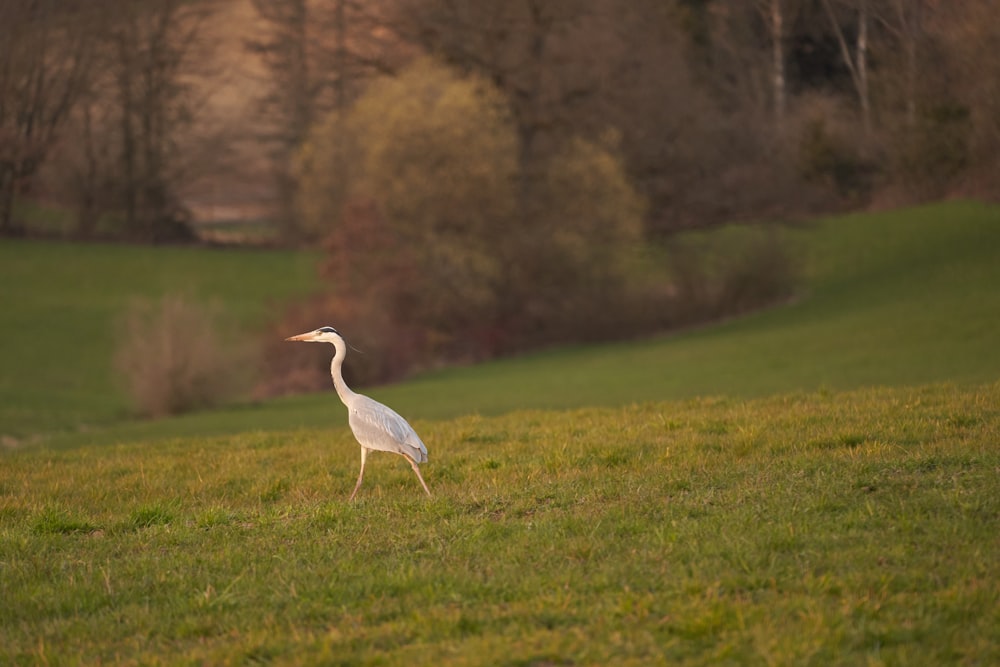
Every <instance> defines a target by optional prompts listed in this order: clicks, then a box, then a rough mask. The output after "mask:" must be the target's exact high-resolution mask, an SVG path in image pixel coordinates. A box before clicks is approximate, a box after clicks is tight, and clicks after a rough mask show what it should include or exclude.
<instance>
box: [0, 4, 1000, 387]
mask: <svg viewBox="0 0 1000 667" xmlns="http://www.w3.org/2000/svg"><path fill="white" fill-rule="evenodd" d="M237 5H240V6H243V5H245V6H246V12H245V15H246V16H247V17H249V18H248V20H246V21H230V20H228V19H226V18H225V17H227V16H230V14H231V11H232V9H233V8H234V7H236V6H237ZM220 17H222V18H220ZM222 35H225V36H226V38H227V39H222V38H221V36H222ZM227 40H228V41H227ZM234 44H235V46H233V45H234ZM234 50H235V51H236V53H235V59H236V60H238V61H242V62H243V64H245V65H246V67H247V68H249V69H250V70H251V71H252V76H251V77H250V78H245V79H243V81H244V82H246V81H252V85H249V86H248V85H247V84H245V83H244V84H241V86H243V87H244V88H247V87H249V89H250V90H249V93H247V91H246V90H244V91H243V92H244V94H245V97H244V98H240V99H241V100H242V99H247V100H249V101H248V102H247V103H246V104H240V103H238V106H239V107H240V108H239V109H238V111H239V113H237V109H235V108H234V106H233V105H230V106H229V107H224V106H223V107H220V106H219V105H218V104H215V103H214V102H213V95H215V96H216V97H218V91H220V90H223V89H225V86H226V82H227V80H228V78H230V77H231V76H232V74H233V69H232V62H233V60H234ZM244 73H245V72H244ZM215 101H217V99H216V100H215ZM220 108H223V109H225V111H224V112H223V113H220V112H219V109H220ZM998 160H1000V3H998V2H996V1H995V0H963V1H962V2H953V1H947V0H587V1H584V0H503V1H498V0H461V1H458V0H229V1H228V2H227V1H223V0H214V1H209V0H203V1H197V0H4V2H3V3H0V232H2V233H4V234H14V233H17V232H18V231H19V229H20V227H21V225H22V221H20V220H19V219H18V216H17V215H16V208H15V207H14V202H15V200H17V199H30V198H32V197H36V198H44V199H47V200H50V201H56V202H58V203H60V204H62V205H63V206H65V207H67V208H69V209H70V210H71V211H72V217H73V221H74V222H73V233H74V234H75V235H77V236H79V237H91V236H109V235H110V236H116V237H120V238H127V239H132V240H138V241H146V242H158V241H170V240H183V239H186V238H191V237H193V232H192V228H193V225H192V210H193V208H194V207H193V205H192V204H193V202H194V203H196V201H197V195H196V194H192V193H198V192H205V191H211V192H213V193H215V194H218V191H219V190H220V189H222V190H227V189H228V190H230V191H231V192H232V196H231V199H232V200H239V198H240V197H242V196H244V195H245V192H246V189H247V188H246V183H250V184H252V188H251V189H254V190H261V191H267V192H269V193H270V196H269V197H268V198H267V201H268V207H269V210H268V214H267V217H268V218H269V219H271V220H273V221H274V224H275V225H276V226H277V227H278V229H279V230H280V237H281V238H282V239H283V240H284V242H287V243H321V244H323V247H325V248H326V250H327V251H328V253H329V260H328V261H327V262H326V263H325V268H324V274H325V275H326V277H327V278H329V280H330V282H331V286H332V287H331V293H330V295H329V296H326V297H323V298H322V299H319V300H317V301H315V302H312V303H310V304H307V305H303V306H300V307H299V308H298V309H293V312H292V313H291V314H289V315H288V319H287V320H286V321H284V322H283V324H282V328H283V329H284V328H286V327H291V326H294V325H296V324H301V325H303V326H302V327H300V328H303V329H308V328H313V327H315V326H318V325H320V324H326V323H330V322H331V321H333V320H337V321H338V322H343V321H349V322H351V323H352V326H350V327H349V326H347V325H346V324H345V325H341V324H338V326H340V327H341V328H342V329H344V330H346V331H345V332H346V333H348V335H350V334H352V333H357V334H358V335H359V337H362V338H364V339H365V340H368V341H374V342H372V343H369V344H368V345H367V346H366V347H367V348H369V349H373V350H375V352H374V353H373V354H372V355H370V359H374V358H376V357H377V358H379V359H381V361H380V362H379V363H378V364H374V362H373V361H371V362H369V363H372V364H373V366H372V367H371V368H365V367H364V364H361V367H360V368H359V369H358V370H356V372H357V373H358V374H359V375H360V376H363V378H364V379H380V378H386V377H391V376H394V375H398V374H399V373H401V372H404V371H405V370H407V369H411V368H413V367H416V366H421V365H427V364H429V363H433V360H439V359H476V358H482V357H487V356H491V355H495V354H502V353H505V352H509V351H513V350H519V349H525V348H527V347H531V346H537V345H543V344H548V343H551V342H556V341H558V342H562V341H566V340H582V339H591V338H603V337H609V336H620V335H633V334H636V333H642V332H645V331H649V330H653V329H662V328H664V327H669V326H676V325H680V324H687V323H690V322H693V321H698V320H701V319H705V318H708V317H714V316H718V315H721V314H728V313H732V312H735V311H738V310H741V309H745V308H750V307H755V306H759V305H761V304H763V303H767V302H768V301H771V300H774V299H776V298H784V297H786V296H788V294H789V293H790V292H791V291H792V289H793V286H792V284H791V283H792V282H793V276H794V272H795V267H794V260H793V259H792V258H791V257H790V256H789V255H790V252H789V251H788V249H786V248H783V247H782V246H781V245H780V243H779V242H778V241H777V238H778V235H776V234H773V233H772V232H770V231H767V230H763V231H761V230H758V231H757V232H754V233H752V234H750V235H748V236H746V237H745V238H744V239H743V242H742V243H741V244H739V245H738V248H737V249H736V250H733V249H732V242H731V240H730V241H728V242H727V243H729V245H727V246H726V250H724V251H722V252H721V254H720V253H718V252H716V253H714V254H711V256H709V253H705V252H704V251H703V250H700V248H701V246H699V245H698V244H692V243H689V242H685V243H682V242H678V241H676V239H677V234H678V232H680V231H685V230H692V229H708V228H713V227H717V226H720V225H722V224H726V223H733V222H745V223H762V222H774V221H790V220H796V219H801V218H804V217H806V216H809V215H815V214H817V213H821V212H831V211H837V210H844V209H848V208H857V207H860V206H867V205H871V204H873V203H874V204H886V205H888V204H896V203H901V202H905V201H911V200H915V199H926V198H932V197H940V196H946V195H949V194H956V193H961V194H976V195H990V194H992V192H991V188H993V187H994V184H995V182H996V177H997V175H998V168H1000V162H998ZM224 174H228V175H229V178H228V179H227V178H225V177H224V176H223V175H224ZM233 174H235V175H237V177H238V178H242V179H243V181H244V186H243V187H241V186H239V185H234V179H233V178H232V176H233ZM237 180H238V179H237ZM661 263H666V264H669V271H667V272H666V273H664V274H662V275H668V276H669V277H668V278H667V279H666V280H658V281H651V280H649V279H648V276H650V275H657V274H656V271H652V272H651V271H650V270H649V269H650V267H651V266H653V267H656V266H659V265H660V264H661ZM709 265H711V267H712V268H710V269H709V268H706V267H708V266H709ZM720 267H721V268H720ZM638 276H646V277H647V278H646V279H645V280H642V279H638ZM352 327H353V330H352ZM390 332H391V333H390ZM293 333H297V331H296V332H293ZM383 352H384V354H383ZM279 362H280V364H279V365H284V366H287V360H286V359H283V358H280V359H279ZM376 366H377V367H376ZM306 375H309V374H308V373H307V374H306ZM314 381H315V380H308V381H307V382H306V384H309V383H311V382H314ZM297 382H298V381H294V382H291V384H290V386H297V384H296V383H297ZM276 384H281V382H280V381H276Z"/></svg>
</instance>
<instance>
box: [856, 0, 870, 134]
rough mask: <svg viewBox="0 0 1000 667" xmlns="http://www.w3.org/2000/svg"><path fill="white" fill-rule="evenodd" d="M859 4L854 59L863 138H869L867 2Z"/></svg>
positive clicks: (863, 1)
mask: <svg viewBox="0 0 1000 667" xmlns="http://www.w3.org/2000/svg"><path fill="white" fill-rule="evenodd" d="M859 2H860V4H859V6H858V41H857V46H856V49H855V56H854V58H855V60H856V61H857V67H858V98H859V99H860V102H861V121H862V124H863V126H864V131H865V137H870V136H871V134H872V111H871V95H870V89H869V86H868V20H869V16H868V0H859Z"/></svg>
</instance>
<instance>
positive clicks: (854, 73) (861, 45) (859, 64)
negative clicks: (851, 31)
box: [822, 0, 872, 137]
mask: <svg viewBox="0 0 1000 667" xmlns="http://www.w3.org/2000/svg"><path fill="white" fill-rule="evenodd" d="M822 2H823V9H824V11H825V12H826V15H827V17H828V18H829V19H830V26H831V28H832V29H833V32H834V34H835V35H836V37H837V44H839V45H840V53H841V56H842V57H843V59H844V65H846V66H847V70H848V71H849V72H850V73H851V82H852V83H853V84H854V90H855V92H856V93H857V95H858V104H859V106H860V107H861V121H862V127H863V129H864V133H865V137H869V136H871V133H872V112H871V94H870V88H869V85H868V29H869V23H870V22H871V17H870V12H869V0H853V2H852V4H853V5H854V7H853V8H854V9H855V11H856V16H857V37H856V38H855V42H854V49H853V50H852V49H851V47H850V46H849V45H848V43H847V39H846V37H845V36H844V30H843V28H841V25H840V20H839V19H838V17H837V14H836V13H835V12H834V9H833V5H832V4H831V2H830V0H822Z"/></svg>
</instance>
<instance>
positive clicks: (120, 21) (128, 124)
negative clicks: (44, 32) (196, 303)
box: [110, 0, 209, 241]
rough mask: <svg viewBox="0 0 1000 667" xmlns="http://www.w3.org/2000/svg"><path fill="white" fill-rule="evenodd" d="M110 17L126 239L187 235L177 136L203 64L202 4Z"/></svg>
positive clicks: (134, 7) (178, 0)
mask: <svg viewBox="0 0 1000 667" xmlns="http://www.w3.org/2000/svg"><path fill="white" fill-rule="evenodd" d="M117 9H118V11H117V12H116V14H115V16H114V17H113V18H112V25H111V55H112V57H113V58H112V60H111V62H110V66H111V75H112V83H111V88H112V90H113V93H112V99H111V100H110V101H111V103H112V104H113V108H114V110H115V114H116V116H117V121H118V124H119V129H118V137H119V140H120V151H121V163H120V174H119V175H120V178H121V179H122V181H121V203H122V209H123V213H124V222H125V228H126V233H127V234H130V235H132V236H135V237H137V238H142V239H145V240H149V241H156V240H168V239H172V238H183V237H185V236H187V235H188V234H189V230H188V228H187V224H186V220H185V212H184V210H183V207H182V205H181V203H180V200H179V197H178V193H177V184H178V179H179V174H178V169H179V167H180V166H181V164H182V160H181V150H180V136H181V134H182V133H184V132H186V131H188V130H189V129H190V127H191V126H192V124H193V121H194V118H195V116H196V114H197V111H198V110H197V108H196V107H197V100H196V99H195V97H194V93H193V85H192V84H193V81H192V78H193V76H194V74H195V71H196V65H197V64H198V63H199V62H201V61H202V60H203V57H204V54H203V53H201V52H200V51H199V50H200V49H201V48H203V47H204V44H203V42H202V41H201V39H200V31H201V28H202V26H203V22H204V20H205V18H206V16H207V12H208V11H209V10H208V6H207V5H206V4H205V3H188V2H183V1H182V0H150V1H149V2H144V3H141V4H139V3H134V2H130V1H129V0H122V1H121V2H120V3H119V4H118V6H117Z"/></svg>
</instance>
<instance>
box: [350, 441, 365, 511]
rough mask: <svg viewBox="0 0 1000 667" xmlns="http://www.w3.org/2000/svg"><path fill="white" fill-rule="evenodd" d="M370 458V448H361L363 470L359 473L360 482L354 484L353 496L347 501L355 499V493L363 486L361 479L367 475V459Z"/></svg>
mask: <svg viewBox="0 0 1000 667" xmlns="http://www.w3.org/2000/svg"><path fill="white" fill-rule="evenodd" d="M367 458H368V450H367V449H366V448H365V447H362V448H361V472H359V473H358V483H357V484H355V485H354V490H353V491H351V497H350V498H348V499H347V502H351V501H352V500H354V495H355V494H356V493H357V492H358V489H360V488H361V480H362V479H364V476H365V459H367Z"/></svg>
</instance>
